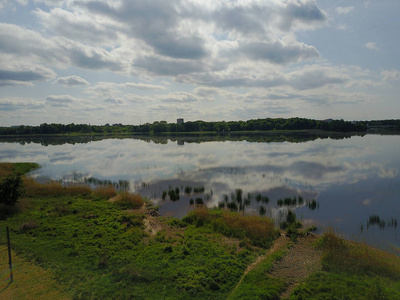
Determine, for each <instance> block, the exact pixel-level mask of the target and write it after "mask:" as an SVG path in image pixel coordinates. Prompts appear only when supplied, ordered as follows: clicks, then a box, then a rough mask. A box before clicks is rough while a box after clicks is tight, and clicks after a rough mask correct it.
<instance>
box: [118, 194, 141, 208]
mask: <svg viewBox="0 0 400 300" xmlns="http://www.w3.org/2000/svg"><path fill="white" fill-rule="evenodd" d="M113 202H114V203H115V204H117V205H119V206H121V207H122V208H125V209H136V208H139V207H141V206H142V205H143V203H144V201H143V198H142V196H140V194H137V193H129V192H121V193H120V194H119V195H118V196H117V197H116V199H115V200H114V201H113Z"/></svg>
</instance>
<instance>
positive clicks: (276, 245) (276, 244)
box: [231, 235, 289, 295]
mask: <svg viewBox="0 0 400 300" xmlns="http://www.w3.org/2000/svg"><path fill="white" fill-rule="evenodd" d="M288 242H289V238H287V237H286V236H284V235H281V236H280V237H279V238H278V239H277V240H276V241H275V242H274V244H273V245H272V247H271V248H270V249H269V250H268V252H267V253H266V254H264V255H261V256H259V257H257V258H256V260H255V261H253V262H252V263H251V264H250V265H249V266H248V267H247V269H246V271H244V273H243V275H242V277H241V278H240V280H239V282H238V284H237V285H236V286H235V288H234V289H233V290H232V292H231V295H233V294H234V293H235V291H236V289H237V288H238V287H239V286H240V285H241V284H242V281H243V279H244V278H245V277H246V275H247V274H248V273H249V272H251V271H252V270H253V269H254V268H255V266H257V265H258V264H259V263H261V262H262V261H263V260H264V259H266V258H267V257H268V256H270V255H271V254H273V253H275V252H276V251H278V250H280V249H282V248H284V247H285V245H286V244H287V243H288Z"/></svg>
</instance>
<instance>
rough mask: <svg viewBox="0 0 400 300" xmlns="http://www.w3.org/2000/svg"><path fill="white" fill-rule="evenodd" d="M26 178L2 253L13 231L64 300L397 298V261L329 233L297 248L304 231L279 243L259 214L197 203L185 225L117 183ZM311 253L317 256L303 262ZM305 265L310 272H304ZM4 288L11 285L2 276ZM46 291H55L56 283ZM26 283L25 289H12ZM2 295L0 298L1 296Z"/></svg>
mask: <svg viewBox="0 0 400 300" xmlns="http://www.w3.org/2000/svg"><path fill="white" fill-rule="evenodd" d="M31 167H34V166H31ZM18 168H21V166H20V167H18ZM18 168H17V165H12V164H0V169H4V170H6V171H4V172H3V171H1V172H3V173H1V174H3V176H4V174H9V173H10V172H14V171H16V170H17V169H18ZM24 168H25V169H24ZM30 169H31V168H30V167H28V165H25V166H24V167H22V170H25V171H29V170H30ZM20 170H21V169H20ZM24 182H25V189H26V193H25V196H24V198H21V199H20V200H19V201H18V202H17V204H16V205H15V207H13V208H12V209H11V208H7V209H5V207H1V208H0V209H1V213H0V233H1V234H0V244H1V247H2V248H0V249H4V246H5V245H6V239H5V235H4V234H3V233H4V232H5V227H6V226H9V227H10V230H11V243H12V248H13V251H14V253H15V254H16V255H17V257H18V259H20V261H24V262H29V263H31V264H32V265H33V266H36V267H39V268H40V270H45V272H46V273H47V274H48V275H49V278H53V277H54V278H55V279H54V280H55V282H56V284H57V287H58V290H59V291H60V292H61V294H60V295H62V296H64V295H66V296H67V297H70V298H74V299H131V298H134V299H188V298H191V299H228V298H230V299H279V298H280V297H286V296H287V297H289V298H290V299H341V298H350V299H354V298H357V299H398V298H399V296H400V277H399V274H400V261H399V258H398V257H397V256H393V255H390V254H387V253H384V252H381V251H377V250H375V249H372V248H369V247H367V246H364V245H360V244H355V243H351V242H348V241H344V240H343V239H341V238H339V237H338V236H337V235H335V234H333V233H332V232H330V233H326V234H325V235H324V236H323V237H322V238H316V237H314V239H315V242H314V240H312V242H309V243H303V241H304V240H307V239H308V237H303V234H302V233H301V232H302V231H301V230H299V231H298V232H297V234H298V235H299V236H298V238H297V239H293V238H286V237H282V236H281V233H280V232H279V231H278V230H277V229H276V228H275V227H274V224H273V223H272V221H271V220H270V219H268V218H264V217H255V216H243V215H240V214H236V213H231V212H228V211H225V210H218V209H216V210H209V209H207V208H205V207H202V206H200V207H199V208H198V209H197V210H195V211H193V212H192V213H190V214H189V215H188V216H186V217H185V218H183V219H174V218H164V217H159V216H157V213H156V210H155V209H154V208H153V207H151V205H150V204H149V203H147V205H146V202H145V201H144V200H143V199H142V198H141V197H140V195H137V194H127V193H125V194H117V192H116V191H115V189H114V188H113V187H102V188H99V189H96V190H91V189H90V188H89V187H88V186H83V185H75V186H69V187H64V186H62V185H60V184H59V183H55V182H53V183H49V184H46V185H43V184H39V183H36V182H34V181H33V180H31V179H25V180H24ZM304 232H306V231H304ZM296 241H297V242H296ZM305 245H306V246H305ZM274 249H275V250H276V251H275V250H274ZM316 253H321V256H316ZM300 254H301V255H300ZM0 255H2V256H3V257H2V260H0V262H2V264H1V265H0V268H1V271H2V272H7V268H8V265H7V264H5V262H6V261H7V260H6V259H5V258H4V251H2V252H0ZM307 255H309V256H312V257H313V258H315V259H314V260H310V261H309V263H308V264H304V262H305V261H306V260H307ZM286 260H288V262H287V261H286ZM315 266H316V267H315ZM291 268H293V269H291ZM304 268H307V270H308V271H307V272H303V271H304V270H303V269H304ZM281 269H282V270H283V269H285V270H289V271H291V272H289V273H296V272H299V273H300V272H301V273H302V274H305V275H304V276H302V277H298V278H297V279H296V280H295V282H294V283H293V278H291V277H287V276H286V275H285V274H284V273H281V272H279V270H281ZM310 270H311V271H310ZM282 274H283V275H282ZM284 275H285V276H284ZM2 284H3V285H6V284H7V281H6V279H4V280H3V282H2ZM21 284H22V283H21ZM33 284H34V283H33ZM44 285H45V286H49V287H50V290H51V291H53V290H54V286H55V285H54V282H53V283H52V282H50V281H49V283H48V284H44ZM28 286H29V284H28V283H26V284H22V285H20V286H18V289H21V290H23V289H27V288H29V287H28ZM36 288H37V289H38V290H42V289H44V288H43V284H42V283H39V282H38V284H37V287H36ZM285 292H287V293H286V294H285ZM4 293H5V292H0V298H3V297H4V295H6V294H4ZM337 295H340V297H341V298H340V297H339V296H337ZM355 295H356V296H360V295H361V296H360V297H354V296H355ZM372 296H374V297H381V298H371V297H372ZM60 297H61V296H60ZM396 297H397V298H396ZM18 298H21V299H24V298H29V296H28V297H24V296H21V297H18Z"/></svg>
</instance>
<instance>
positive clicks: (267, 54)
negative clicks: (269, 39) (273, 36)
mask: <svg viewBox="0 0 400 300" xmlns="http://www.w3.org/2000/svg"><path fill="white" fill-rule="evenodd" d="M239 52H242V53H244V54H245V55H246V57H250V58H251V59H253V60H267V61H269V62H271V63H274V64H282V65H285V64H288V63H293V62H299V61H303V60H307V59H312V58H318V57H319V53H318V51H317V49H315V48H314V47H312V46H308V45H305V44H303V43H294V44H291V45H285V44H284V43H282V42H281V41H277V42H275V43H272V44H270V43H262V42H251V43H248V44H244V45H241V46H240V47H239Z"/></svg>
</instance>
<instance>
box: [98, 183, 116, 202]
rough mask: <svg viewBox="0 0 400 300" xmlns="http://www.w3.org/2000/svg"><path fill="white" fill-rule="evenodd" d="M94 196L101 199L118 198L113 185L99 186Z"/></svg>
mask: <svg viewBox="0 0 400 300" xmlns="http://www.w3.org/2000/svg"><path fill="white" fill-rule="evenodd" d="M93 195H94V196H95V197H96V198H100V199H110V198H112V197H115V196H117V191H116V190H115V187H114V186H112V185H104V186H98V187H96V188H95V189H94V191H93Z"/></svg>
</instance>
